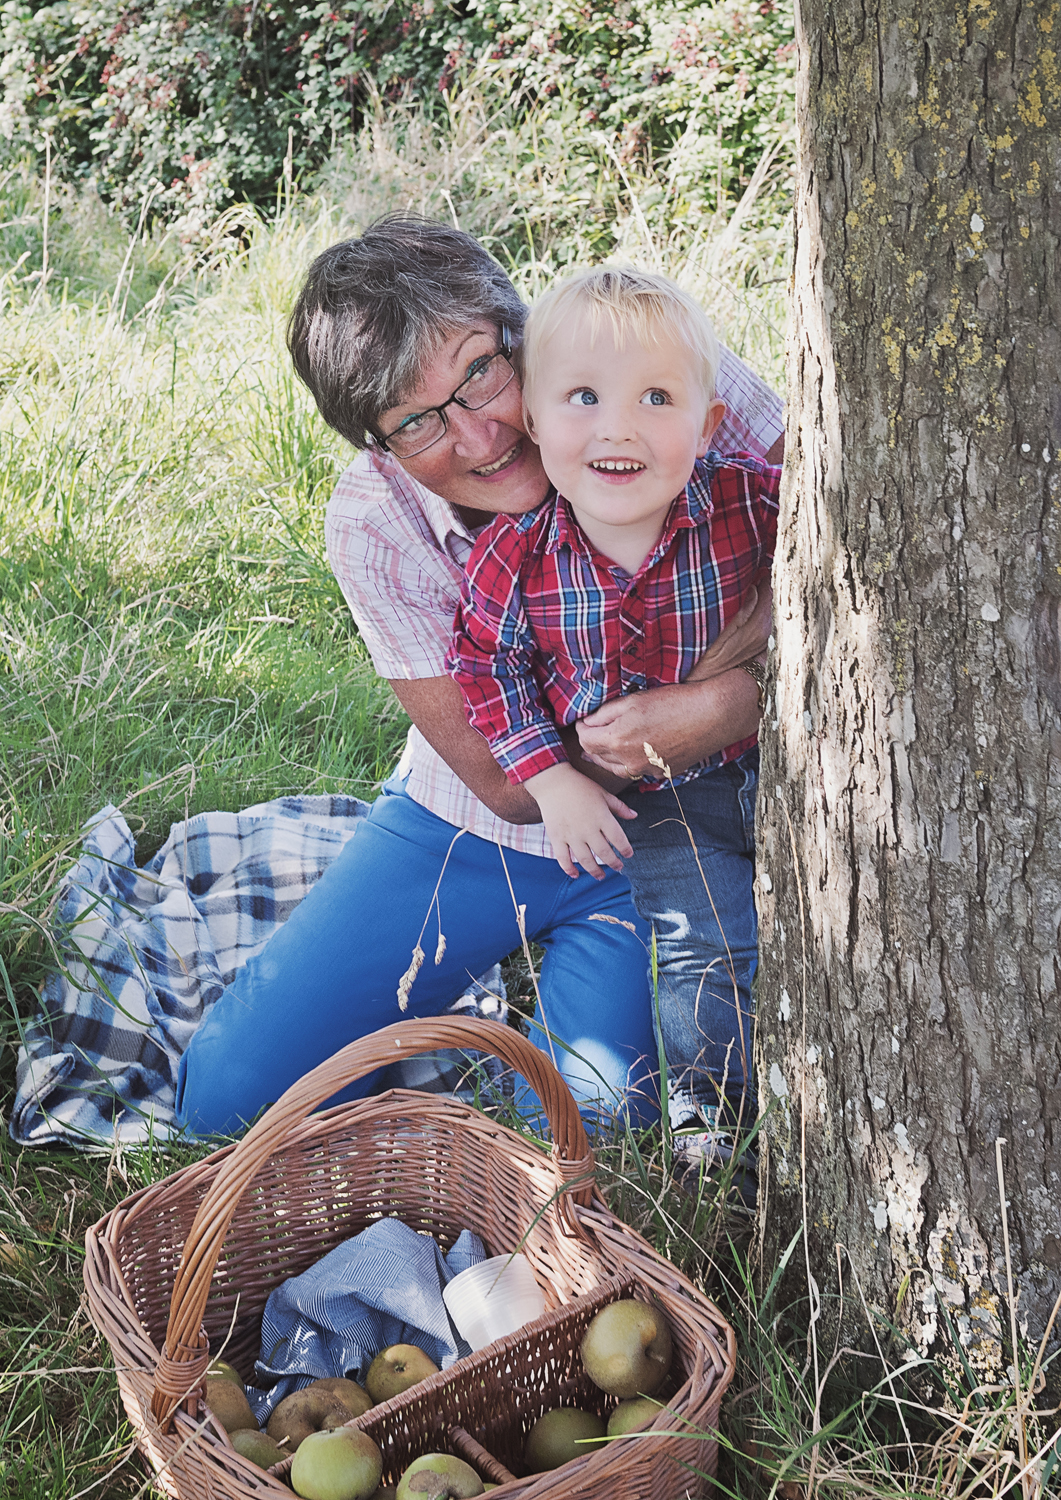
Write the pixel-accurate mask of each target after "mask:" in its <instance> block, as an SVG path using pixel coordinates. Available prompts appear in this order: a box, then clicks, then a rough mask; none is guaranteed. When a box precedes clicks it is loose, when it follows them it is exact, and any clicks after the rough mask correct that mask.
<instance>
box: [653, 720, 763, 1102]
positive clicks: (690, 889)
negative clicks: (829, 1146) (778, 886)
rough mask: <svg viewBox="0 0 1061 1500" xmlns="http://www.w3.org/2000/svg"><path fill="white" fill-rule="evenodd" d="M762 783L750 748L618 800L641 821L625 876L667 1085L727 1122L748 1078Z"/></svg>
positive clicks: (740, 1097)
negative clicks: (643, 941) (724, 1110)
mask: <svg viewBox="0 0 1061 1500" xmlns="http://www.w3.org/2000/svg"><path fill="white" fill-rule="evenodd" d="M758 782H759V750H758V747H757V746H756V747H755V748H753V749H752V750H748V751H746V752H745V754H744V755H743V756H742V757H741V758H740V760H739V761H732V762H728V763H727V764H726V765H724V766H720V767H719V768H718V770H716V771H711V772H709V773H708V774H707V775H706V776H701V777H699V778H698V779H697V780H695V781H688V782H684V783H683V784H682V785H680V786H679V787H678V788H677V789H676V791H675V790H672V789H671V788H669V787H667V788H664V789H662V790H660V791H656V792H643V793H642V792H637V791H630V792H627V793H625V794H624V797H623V800H624V801H625V802H627V803H628V804H629V806H630V807H632V808H633V809H634V810H635V812H636V813H637V815H638V816H637V820H636V822H630V823H626V824H624V829H625V832H626V834H627V837H628V838H629V839H630V842H631V844H632V845H633V848H634V857H633V859H631V860H628V861H627V866H626V873H627V875H628V876H629V877H630V885H631V888H632V889H633V893H634V902H635V904H636V906H637V909H638V911H639V912H640V914H641V916H642V917H643V918H644V919H645V921H647V922H648V923H649V924H650V925H651V926H652V927H653V928H654V930H655V934H656V952H657V965H658V976H659V979H658V985H659V998H658V1005H659V1024H660V1032H661V1034H662V1039H663V1049H664V1052H665V1054H666V1058H667V1082H668V1086H672V1085H673V1086H676V1087H679V1088H681V1089H683V1090H684V1091H686V1092H687V1093H690V1094H691V1095H692V1096H693V1098H694V1099H695V1100H696V1102H697V1103H698V1104H700V1105H703V1106H707V1107H713V1106H717V1105H720V1104H725V1103H727V1102H728V1106H729V1113H730V1114H733V1113H734V1112H735V1111H737V1110H739V1109H740V1106H741V1102H742V1098H743V1096H744V1094H745V1091H746V1089H747V1088H748V1086H749V1085H750V1082H751V1057H752V1051H751V1048H752V1038H751V1025H752V1014H753V1005H752V979H753V977H754V974H755V965H756V956H757V940H758V928H757V922H756V914H755V897H754V891H753V881H754V878H755V794H756V788H757V786H758ZM694 843H695V846H696V847H695V850H694V848H693V844H694ZM743 1113H744V1118H745V1120H747V1119H748V1117H749V1107H748V1104H747V1102H745V1103H744V1110H743Z"/></svg>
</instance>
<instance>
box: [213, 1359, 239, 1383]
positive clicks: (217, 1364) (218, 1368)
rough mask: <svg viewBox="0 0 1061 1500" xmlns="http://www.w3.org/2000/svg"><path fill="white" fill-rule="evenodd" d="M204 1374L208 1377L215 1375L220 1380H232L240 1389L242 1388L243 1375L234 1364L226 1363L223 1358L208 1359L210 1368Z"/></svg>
mask: <svg viewBox="0 0 1061 1500" xmlns="http://www.w3.org/2000/svg"><path fill="white" fill-rule="evenodd" d="M206 1374H207V1378H208V1379H209V1378H210V1377H211V1376H213V1375H217V1376H219V1377H220V1378H221V1379H222V1380H234V1381H235V1382H236V1384H237V1385H238V1386H239V1387H240V1389H241V1390H242V1388H243V1376H242V1375H241V1374H240V1373H239V1371H238V1370H237V1369H236V1368H235V1366H234V1365H226V1363H225V1361H224V1360H223V1359H212V1360H211V1361H210V1368H209V1369H208V1370H207V1372H206Z"/></svg>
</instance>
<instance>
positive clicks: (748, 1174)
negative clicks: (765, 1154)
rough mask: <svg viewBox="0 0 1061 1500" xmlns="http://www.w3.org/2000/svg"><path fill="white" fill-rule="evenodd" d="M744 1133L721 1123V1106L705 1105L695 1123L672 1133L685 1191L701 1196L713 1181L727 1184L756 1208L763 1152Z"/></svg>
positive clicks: (675, 1166)
mask: <svg viewBox="0 0 1061 1500" xmlns="http://www.w3.org/2000/svg"><path fill="white" fill-rule="evenodd" d="M705 1124H706V1126H707V1128H706V1129H705V1128H704V1125H705ZM698 1126H699V1128H697V1127H698ZM743 1134H744V1133H743V1132H742V1131H736V1130H733V1129H732V1128H727V1127H726V1126H725V1125H724V1124H721V1123H720V1122H719V1120H718V1111H717V1110H715V1109H711V1108H703V1107H701V1109H700V1112H699V1117H698V1119H697V1121H696V1123H695V1125H692V1126H691V1128H686V1129H679V1130H675V1131H674V1133H673V1135H672V1137H671V1142H672V1149H673V1156H672V1162H671V1164H672V1170H673V1173H674V1178H675V1181H676V1182H677V1183H678V1186H679V1187H680V1188H681V1189H682V1191H683V1192H685V1193H687V1194H689V1195H690V1196H692V1197H697V1198H698V1197H701V1196H703V1195H704V1194H705V1193H706V1192H708V1191H709V1189H710V1187H711V1185H712V1184H716V1185H718V1186H722V1185H726V1186H727V1187H729V1188H731V1189H732V1190H733V1191H734V1192H735V1194H736V1196H737V1198H738V1200H739V1201H740V1203H741V1204H742V1205H743V1207H744V1208H746V1209H749V1210H752V1211H754V1209H755V1204H756V1197H757V1192H758V1177H759V1156H758V1153H757V1152H756V1151H755V1149H754V1147H752V1146H751V1145H749V1144H748V1143H747V1142H746V1141H745V1140H744V1139H743Z"/></svg>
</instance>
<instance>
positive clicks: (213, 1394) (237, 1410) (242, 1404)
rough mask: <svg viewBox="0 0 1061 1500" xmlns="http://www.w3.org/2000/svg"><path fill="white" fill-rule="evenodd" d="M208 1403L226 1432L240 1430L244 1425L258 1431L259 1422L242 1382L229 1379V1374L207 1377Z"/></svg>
mask: <svg viewBox="0 0 1061 1500" xmlns="http://www.w3.org/2000/svg"><path fill="white" fill-rule="evenodd" d="M206 1404H207V1406H208V1407H209V1408H210V1410H211V1411H212V1412H213V1414H214V1416H215V1417H216V1418H217V1420H218V1421H219V1422H220V1423H221V1426H222V1427H223V1428H224V1429H225V1431H226V1432H238V1431H239V1430H240V1428H244V1427H253V1428H254V1429H255V1431H257V1429H258V1424H257V1422H256V1421H255V1420H254V1413H253V1412H252V1411H251V1407H250V1402H249V1401H248V1400H247V1393H246V1391H244V1389H243V1385H242V1383H240V1384H237V1383H236V1381H234V1380H229V1378H228V1377H227V1375H208V1376H207V1377H206Z"/></svg>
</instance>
